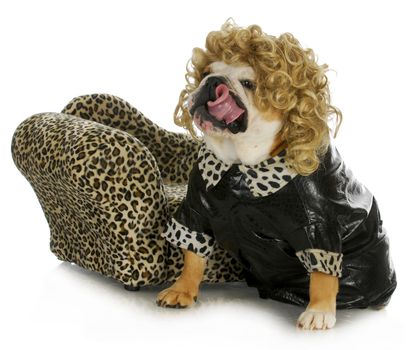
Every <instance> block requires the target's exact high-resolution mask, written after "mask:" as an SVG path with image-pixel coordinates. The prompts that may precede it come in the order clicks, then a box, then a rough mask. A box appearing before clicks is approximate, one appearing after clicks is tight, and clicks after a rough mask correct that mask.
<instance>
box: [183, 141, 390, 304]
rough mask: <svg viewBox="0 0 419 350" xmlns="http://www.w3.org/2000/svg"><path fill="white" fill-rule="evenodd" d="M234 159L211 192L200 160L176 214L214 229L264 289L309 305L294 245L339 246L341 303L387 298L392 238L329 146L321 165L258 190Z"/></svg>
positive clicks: (204, 228) (205, 228) (304, 274)
mask: <svg viewBox="0 0 419 350" xmlns="http://www.w3.org/2000/svg"><path fill="white" fill-rule="evenodd" d="M244 176H245V175H244V174H243V173H241V172H240V171H239V169H238V167H237V165H233V166H232V167H231V168H230V169H229V170H228V171H227V172H226V173H225V175H224V176H223V178H222V179H221V181H220V182H219V183H218V184H217V185H216V186H215V187H214V188H212V189H211V190H209V191H208V192H207V190H206V189H205V184H204V182H203V179H202V177H201V174H200V172H199V169H198V166H197V164H196V165H195V166H194V168H193V169H192V172H191V174H190V181H189V185H188V193H187V197H186V199H185V200H184V203H182V205H181V206H180V207H179V210H178V211H177V212H176V213H175V218H176V219H177V220H178V221H180V222H182V223H183V224H185V225H186V226H188V227H189V228H190V229H192V230H195V231H198V232H205V233H207V234H209V235H213V236H214V237H215V239H216V241H217V243H218V244H219V245H221V246H222V247H223V248H224V249H226V250H228V251H229V252H230V253H231V254H232V255H233V256H234V257H235V258H236V259H237V260H238V261H239V262H240V263H241V264H242V265H243V267H244V270H245V278H246V281H247V284H248V285H249V286H252V287H256V288H258V290H259V293H260V296H261V297H263V298H266V297H268V298H271V299H275V300H280V301H284V302H287V303H292V304H297V305H302V306H305V305H307V303H308V301H309V273H308V272H307V271H306V269H305V268H304V267H303V265H302V264H301V262H300V260H299V259H298V258H297V257H296V255H295V253H296V252H298V251H300V250H304V249H323V250H326V251H330V252H336V253H342V254H343V264H342V277H341V278H340V280H339V281H340V291H339V293H338V296H337V307H338V308H365V307H368V306H377V305H386V304H387V303H388V302H389V300H390V297H391V294H392V293H393V291H394V289H395V288H396V284H397V283H396V274H395V271H394V268H393V265H392V261H391V258H390V255H389V244H388V238H387V235H386V231H385V229H384V228H383V227H382V221H381V218H380V212H379V208H378V205H377V203H376V200H375V198H374V197H373V196H372V194H371V193H370V192H369V190H368V189H367V188H366V187H365V186H363V185H362V184H361V183H359V182H358V181H357V180H356V179H355V178H354V176H353V174H352V172H351V171H350V169H348V168H347V167H346V165H345V164H344V162H343V161H342V159H341V157H340V154H339V152H338V151H337V149H336V148H335V146H333V145H332V146H329V149H328V152H327V153H326V155H325V156H324V158H323V159H322V162H321V164H320V166H319V168H318V170H317V171H316V172H314V173H312V174H311V175H309V176H301V175H297V176H296V177H294V178H293V179H292V180H291V181H290V182H289V183H288V184H287V185H286V186H285V187H283V188H281V189H280V190H278V191H277V192H275V193H274V194H271V195H269V196H266V197H253V196H252V194H251V193H250V192H249V189H248V188H247V185H246V183H245V181H244Z"/></svg>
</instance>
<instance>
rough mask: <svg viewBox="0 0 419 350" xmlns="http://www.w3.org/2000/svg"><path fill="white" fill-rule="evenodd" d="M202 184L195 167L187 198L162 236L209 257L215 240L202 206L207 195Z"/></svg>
mask: <svg viewBox="0 0 419 350" xmlns="http://www.w3.org/2000/svg"><path fill="white" fill-rule="evenodd" d="M201 182H202V179H201V178H200V175H199V173H198V171H197V167H194V168H193V169H192V171H191V174H190V179H189V183H188V191H187V194H186V197H185V198H184V199H183V200H182V202H181V204H180V206H179V207H178V209H177V210H176V212H175V213H174V215H173V217H172V218H171V219H170V220H169V222H168V223H167V226H166V228H165V230H164V232H163V233H162V235H163V237H165V238H166V239H167V241H169V242H170V243H171V244H173V245H174V246H177V247H180V248H184V249H187V250H190V251H192V252H194V253H195V254H197V255H199V256H200V257H208V256H210V255H211V254H212V252H213V250H214V246H215V239H214V236H213V234H212V231H211V227H210V225H209V221H208V219H207V215H206V210H205V208H204V206H203V205H202V200H203V196H204V195H205V193H204V192H203V191H202V190H201V189H202V183H201Z"/></svg>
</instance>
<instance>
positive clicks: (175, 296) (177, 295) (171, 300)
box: [156, 285, 198, 309]
mask: <svg viewBox="0 0 419 350" xmlns="http://www.w3.org/2000/svg"><path fill="white" fill-rule="evenodd" d="M197 297H198V296H197V293H195V292H193V291H190V290H186V289H183V288H182V289H180V288H179V287H176V286H175V285H173V286H171V287H170V288H167V289H165V290H162V291H161V292H160V293H159V294H158V295H157V300H156V303H157V305H158V306H162V307H171V308H177V309H178V308H185V307H188V306H190V305H192V304H193V303H194V302H196V300H197Z"/></svg>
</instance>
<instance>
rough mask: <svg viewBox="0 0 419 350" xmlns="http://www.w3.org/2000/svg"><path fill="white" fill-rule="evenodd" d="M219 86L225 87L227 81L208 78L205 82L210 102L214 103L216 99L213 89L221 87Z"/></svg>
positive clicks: (220, 77)
mask: <svg viewBox="0 0 419 350" xmlns="http://www.w3.org/2000/svg"><path fill="white" fill-rule="evenodd" d="M221 84H226V85H227V80H226V79H225V78H223V77H222V76H213V77H208V79H207V81H206V82H205V86H206V88H207V89H208V93H209V99H210V101H215V100H216V99H217V94H216V92H215V89H216V88H217V86H218V85H221Z"/></svg>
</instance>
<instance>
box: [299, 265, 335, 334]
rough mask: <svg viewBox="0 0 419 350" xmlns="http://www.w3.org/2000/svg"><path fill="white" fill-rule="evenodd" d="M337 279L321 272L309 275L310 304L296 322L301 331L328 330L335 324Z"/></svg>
mask: <svg viewBox="0 0 419 350" xmlns="http://www.w3.org/2000/svg"><path fill="white" fill-rule="evenodd" d="M338 291H339V279H338V277H335V276H331V275H327V274H325V273H322V272H312V273H311V274H310V303H309V304H308V306H307V309H306V311H304V312H303V313H302V314H301V315H300V317H299V318H298V321H297V327H299V328H302V329H328V328H332V327H333V326H334V325H335V323H336V295H337V293H338Z"/></svg>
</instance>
